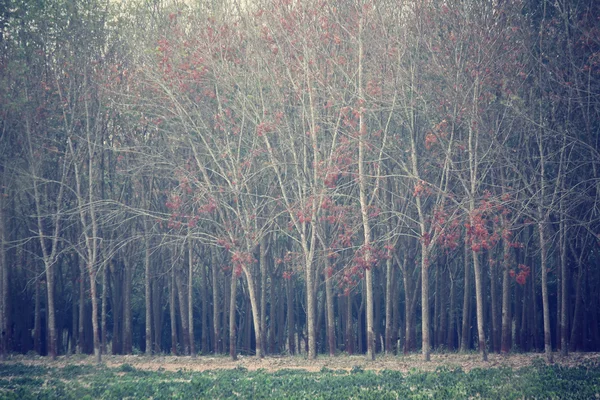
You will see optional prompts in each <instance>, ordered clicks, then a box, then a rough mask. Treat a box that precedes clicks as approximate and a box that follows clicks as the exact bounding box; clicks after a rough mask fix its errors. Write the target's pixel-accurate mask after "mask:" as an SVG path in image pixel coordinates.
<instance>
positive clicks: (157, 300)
mask: <svg viewBox="0 0 600 400" xmlns="http://www.w3.org/2000/svg"><path fill="white" fill-rule="evenodd" d="M165 279H167V290H169V289H168V288H169V282H170V281H171V279H170V278H169V277H168V276H164V277H163V276H161V277H155V278H154V279H152V286H151V292H150V296H151V300H152V301H151V304H152V309H151V314H150V316H151V320H150V321H148V324H150V326H151V327H154V328H153V329H151V335H150V343H151V344H153V347H152V345H151V347H150V350H148V349H146V355H151V354H152V352H153V351H154V353H156V354H159V353H160V352H161V351H162V349H163V347H162V330H163V321H164V319H165V312H164V309H163V305H162V300H163V295H164V290H163V288H164V283H165ZM169 304H170V302H169ZM146 341H147V339H146Z"/></svg>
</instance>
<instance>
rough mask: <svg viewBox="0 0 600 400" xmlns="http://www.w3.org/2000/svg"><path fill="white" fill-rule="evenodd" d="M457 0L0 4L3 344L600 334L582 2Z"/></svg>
mask: <svg viewBox="0 0 600 400" xmlns="http://www.w3.org/2000/svg"><path fill="white" fill-rule="evenodd" d="M450 3H451V4H449V3H448V2H444V1H434V0H430V1H404V2H396V1H385V0H381V1H375V2H373V1H359V0H357V1H351V2H343V3H340V4H337V3H336V2H327V1H318V0H314V1H312V0H311V1H298V2H295V1H289V0H268V1H266V0H265V1H264V2H260V1H258V2H253V3H252V4H241V3H238V2H231V3H230V2H226V1H223V2H218V3H215V2H208V3H206V4H205V3H201V2H198V3H194V4H190V3H189V2H187V3H185V4H178V3H177V2H175V3H170V2H162V1H158V0H156V1H141V2H134V1H132V2H127V3H125V4H121V3H119V4H113V3H109V2H105V1H102V0H95V1H90V2H86V3H81V2H76V1H70V0H65V1H48V2H45V1H43V2H38V3H35V4H32V3H31V2H28V1H23V0H21V1H19V0H11V1H7V2H5V3H4V8H3V10H2V13H3V18H1V19H0V21H2V22H1V24H2V25H0V35H1V39H0V43H1V48H0V71H1V75H0V78H1V81H0V87H1V90H0V94H1V95H0V115H1V116H2V118H1V125H0V127H1V137H0V144H1V146H2V151H1V153H0V154H1V166H2V170H1V172H2V175H1V179H2V196H1V197H0V211H1V213H0V239H1V246H2V249H1V251H0V254H1V256H2V257H1V258H0V268H1V270H0V278H1V279H0V281H1V283H2V286H1V290H0V293H1V294H2V295H1V296H0V322H1V328H2V340H1V346H0V349H1V353H0V354H1V355H2V356H3V357H4V356H5V355H6V354H7V353H8V352H11V351H17V352H28V351H30V350H33V351H35V352H37V353H39V354H48V355H50V356H51V357H56V356H57V355H58V354H62V353H71V352H92V351H93V352H94V353H95V355H96V358H97V360H98V361H100V360H101V355H102V354H105V353H107V352H112V353H126V354H128V353H132V352H133V351H134V349H139V350H140V351H143V352H145V353H147V354H152V353H158V352H164V351H171V352H172V353H177V354H191V355H192V356H193V355H195V354H197V353H198V352H202V353H203V354H205V353H209V352H214V353H222V352H227V351H228V352H229V353H230V355H231V356H232V357H233V358H235V357H236V354H237V351H238V349H240V351H243V352H247V353H252V354H256V355H257V356H259V357H261V356H263V355H264V354H265V353H277V352H288V353H295V352H298V351H303V352H304V351H305V352H306V353H307V356H308V357H309V358H314V357H316V356H317V354H318V353H320V352H321V353H322V352H328V353H329V354H330V355H335V354H336V352H338V351H345V352H348V353H354V352H361V353H363V352H364V353H366V355H367V358H368V359H373V358H374V357H375V354H376V353H377V352H381V351H385V352H386V353H394V352H398V351H404V352H411V351H415V350H417V349H418V345H417V340H418V339H419V338H420V341H421V347H420V348H421V351H422V354H423V357H424V359H426V360H428V359H429V357H430V352H431V348H432V346H433V348H437V349H450V350H454V349H460V350H462V351H466V350H468V349H470V348H472V347H476V348H478V350H479V351H480V353H481V356H482V358H483V359H486V357H487V351H488V349H489V350H492V351H496V352H500V351H501V352H505V353H507V352H510V351H512V350H517V349H518V350H522V351H528V350H532V351H536V350H539V349H542V348H543V349H544V351H545V354H546V357H547V359H548V361H551V360H552V352H553V349H560V351H561V353H562V354H567V353H568V351H569V350H597V349H598V347H599V346H600V332H599V327H600V324H599V321H598V318H599V316H600V292H599V289H598V288H599V287H600V268H598V263H599V262H600V258H599V257H598V240H599V239H598V237H597V232H598V231H599V226H598V222H599V220H598V211H599V204H598V196H599V195H600V192H599V189H600V188H599V186H598V185H600V179H599V176H598V173H599V171H598V167H599V166H600V164H599V163H600V157H599V154H598V150H599V144H598V137H599V136H598V132H599V129H600V125H599V123H598V121H599V118H598V117H599V112H600V101H599V99H600V97H599V96H598V94H599V90H600V58H599V55H600V40H598V37H599V36H598V33H599V26H600V22H599V21H598V18H597V16H598V15H600V10H599V9H598V8H599V6H598V5H596V4H595V2H593V1H591V0H587V1H585V0H581V1H575V0H574V1H567V0H562V1H557V2H547V1H546V0H528V1H518V0H511V1H508V0H505V1H489V2H488V1H483V2H482V1H470V0H464V1H460V2H450ZM197 343H198V344H200V345H201V346H200V347H199V348H196V344H197ZM109 348H110V349H109Z"/></svg>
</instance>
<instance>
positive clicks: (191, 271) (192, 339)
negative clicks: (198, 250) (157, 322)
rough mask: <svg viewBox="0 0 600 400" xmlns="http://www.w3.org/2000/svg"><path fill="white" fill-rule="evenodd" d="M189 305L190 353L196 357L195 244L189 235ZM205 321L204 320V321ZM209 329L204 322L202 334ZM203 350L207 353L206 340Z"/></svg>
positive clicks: (204, 283) (204, 299)
mask: <svg viewBox="0 0 600 400" xmlns="http://www.w3.org/2000/svg"><path fill="white" fill-rule="evenodd" d="M202 270H203V271H204V270H205V267H204V265H203V266H202ZM205 278H206V273H204V274H203V276H202V287H203V288H204V290H203V296H202V310H203V311H204V312H203V315H205V313H206V311H207V299H206V297H207V296H206V279H205ZM187 305H188V317H187V320H188V336H189V341H190V355H191V356H192V358H195V357H196V341H195V336H196V335H195V333H194V244H193V242H192V237H191V236H189V237H188V290H187ZM202 322H204V321H202ZM207 331H208V327H207V325H204V324H202V336H203V337H204V336H205V335H206V334H205V332H207ZM202 344H203V346H202V351H203V352H204V353H205V354H206V353H207V352H208V346H206V348H204V340H203V341H202Z"/></svg>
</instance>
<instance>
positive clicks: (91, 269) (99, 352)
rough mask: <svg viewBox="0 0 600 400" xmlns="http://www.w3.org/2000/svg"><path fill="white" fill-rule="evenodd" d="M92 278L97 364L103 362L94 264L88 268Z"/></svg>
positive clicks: (91, 291)
mask: <svg viewBox="0 0 600 400" xmlns="http://www.w3.org/2000/svg"><path fill="white" fill-rule="evenodd" d="M87 269H88V274H89V276H90V296H91V297H92V330H93V335H94V356H95V359H96V363H98V364H100V363H101V362H102V350H101V348H100V327H99V318H100V315H99V312H98V311H99V310H98V293H97V285H96V276H97V271H96V270H95V267H94V265H93V264H88V266H87Z"/></svg>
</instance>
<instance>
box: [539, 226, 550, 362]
mask: <svg viewBox="0 0 600 400" xmlns="http://www.w3.org/2000/svg"><path fill="white" fill-rule="evenodd" d="M538 230H539V235H540V252H541V268H542V310H543V311H542V312H543V316H544V352H545V354H546V361H547V362H549V363H551V362H552V361H553V360H552V331H551V328H550V302H549V300H548V260H547V258H548V254H547V249H546V231H545V230H546V221H545V220H542V221H541V222H540V223H539V224H538Z"/></svg>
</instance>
